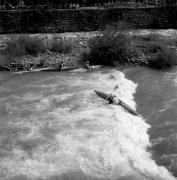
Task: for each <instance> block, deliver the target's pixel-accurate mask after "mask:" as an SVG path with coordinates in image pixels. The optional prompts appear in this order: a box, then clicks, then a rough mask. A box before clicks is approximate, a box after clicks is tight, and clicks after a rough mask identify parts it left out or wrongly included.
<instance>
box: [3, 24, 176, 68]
mask: <svg viewBox="0 0 177 180" xmlns="http://www.w3.org/2000/svg"><path fill="white" fill-rule="evenodd" d="M134 32H135V31H132V30H130V29H126V28H120V26H119V25H113V26H108V27H107V28H106V29H105V30H103V31H100V32H97V33H96V32H94V33H92V35H87V37H81V36H79V35H78V36H77V37H76V38H74V39H73V38H71V37H67V38H61V37H60V36H57V35H53V36H51V37H50V38H49V37H40V36H32V35H18V36H11V37H10V38H8V39H7V40H6V42H4V45H3V46H2V47H1V48H0V69H1V70H29V69H30V67H33V68H41V67H48V66H51V65H57V64H58V63H60V62H61V61H64V62H65V64H67V65H68V66H75V65H76V64H77V65H78V64H79V65H82V64H83V63H85V62H86V61H88V60H89V61H90V63H91V64H93V65H96V64H101V65H112V66H117V65H119V64H124V65H125V64H132V65H143V66H149V67H153V68H157V69H164V68H169V67H172V66H173V65H176V64H177V54H176V48H177V39H175V38H173V39H170V38H169V37H165V38H164V37H162V36H160V35H155V34H153V33H150V34H147V35H141V34H136V33H134ZM88 34H89V33H88ZM93 34H94V35H93Z"/></svg>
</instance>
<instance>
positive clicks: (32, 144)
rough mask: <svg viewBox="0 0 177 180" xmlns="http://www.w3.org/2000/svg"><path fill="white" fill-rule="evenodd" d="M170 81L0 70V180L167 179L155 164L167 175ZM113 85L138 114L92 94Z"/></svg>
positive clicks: (138, 73)
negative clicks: (4, 71)
mask: <svg viewBox="0 0 177 180" xmlns="http://www.w3.org/2000/svg"><path fill="white" fill-rule="evenodd" d="M176 76H177V70H171V71H169V72H165V71H163V72H157V71H152V70H150V69H145V68H123V69H121V68H120V69H117V70H116V69H102V70H98V71H94V72H92V73H85V72H67V73H27V74H21V75H19V74H8V73H1V74H0V180H1V179H2V180H32V179H33V180H39V179H40V180H63V179H64V180H83V179H84V180H85V179H89V180H98V179H102V180H107V179H110V180H111V179H117V180H147V179H149V180H150V179H151V180H152V179H156V180H164V179H167V180H173V179H174V178H173V177H172V176H171V175H170V172H168V170H167V169H166V168H165V167H162V166H160V165H165V166H166V167H167V168H169V169H170V171H172V172H175V170H174V168H175V153H176V146H175V145H176V144H177V143H176V141H175V140H176V134H175V131H176V119H175V117H176V110H175V104H176V103H177V101H176V96H177V95H176V90H177V87H176V83H177V82H176V79H177V78H176ZM115 85H118V86H119V88H118V89H117V90H115V91H114V94H116V95H117V96H118V97H119V98H120V99H121V100H123V101H124V102H126V103H127V104H128V105H130V106H131V107H132V108H134V109H137V111H138V112H139V113H140V114H141V115H142V117H137V116H133V115H131V114H130V113H128V112H126V111H125V110H124V109H123V108H122V107H120V106H113V105H108V104H106V103H105V102H104V101H103V100H101V99H100V98H99V97H97V96H96V95H95V93H94V92H93V90H94V89H97V90H101V91H104V92H108V93H109V92H111V91H112V89H113V87H114V86H115ZM149 124H150V125H151V128H150V126H149ZM149 135H150V138H149ZM151 144H153V146H152V147H151V148H150V146H151ZM149 149H150V151H151V153H150V152H149ZM153 159H155V160H156V162H157V163H158V164H159V165H157V164H156V162H155V161H154V160H153Z"/></svg>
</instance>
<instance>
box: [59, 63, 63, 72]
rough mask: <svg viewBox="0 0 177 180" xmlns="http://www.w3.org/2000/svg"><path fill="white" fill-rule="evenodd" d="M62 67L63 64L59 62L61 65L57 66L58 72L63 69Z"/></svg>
mask: <svg viewBox="0 0 177 180" xmlns="http://www.w3.org/2000/svg"><path fill="white" fill-rule="evenodd" d="M63 67H64V62H63V61H61V63H60V64H59V66H58V71H61V70H62V69H63Z"/></svg>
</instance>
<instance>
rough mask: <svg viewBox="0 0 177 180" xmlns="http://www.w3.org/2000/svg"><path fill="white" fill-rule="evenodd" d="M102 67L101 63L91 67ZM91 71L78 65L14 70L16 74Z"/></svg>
mask: <svg viewBox="0 0 177 180" xmlns="http://www.w3.org/2000/svg"><path fill="white" fill-rule="evenodd" d="M99 68H101V66H100V65H96V66H91V69H92V70H94V69H99ZM83 70H85V71H89V70H87V69H85V68H83V67H82V66H78V67H64V68H62V69H61V71H59V70H58V67H46V68H38V69H33V70H30V71H17V72H14V74H23V73H32V72H53V71H54V72H56V71H58V72H63V71H76V72H77V71H83Z"/></svg>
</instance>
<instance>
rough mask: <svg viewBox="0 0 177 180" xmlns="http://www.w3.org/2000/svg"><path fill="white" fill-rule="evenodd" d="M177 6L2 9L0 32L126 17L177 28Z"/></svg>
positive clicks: (78, 26) (69, 27)
mask: <svg viewBox="0 0 177 180" xmlns="http://www.w3.org/2000/svg"><path fill="white" fill-rule="evenodd" d="M176 17H177V7H161V8H137V9H134V8H112V9H76V10H69V9H68V10H8V11H7V10H1V11H0V33H1V34H2V33H51V32H56V33H60V32H66V31H67V32H75V31H94V30H98V29H99V28H100V27H103V26H105V25H106V24H110V23H114V22H119V21H122V20H123V21H126V22H129V23H131V24H132V25H133V26H134V27H136V28H152V29H153V28H155V29H159V28H177V18H176Z"/></svg>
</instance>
